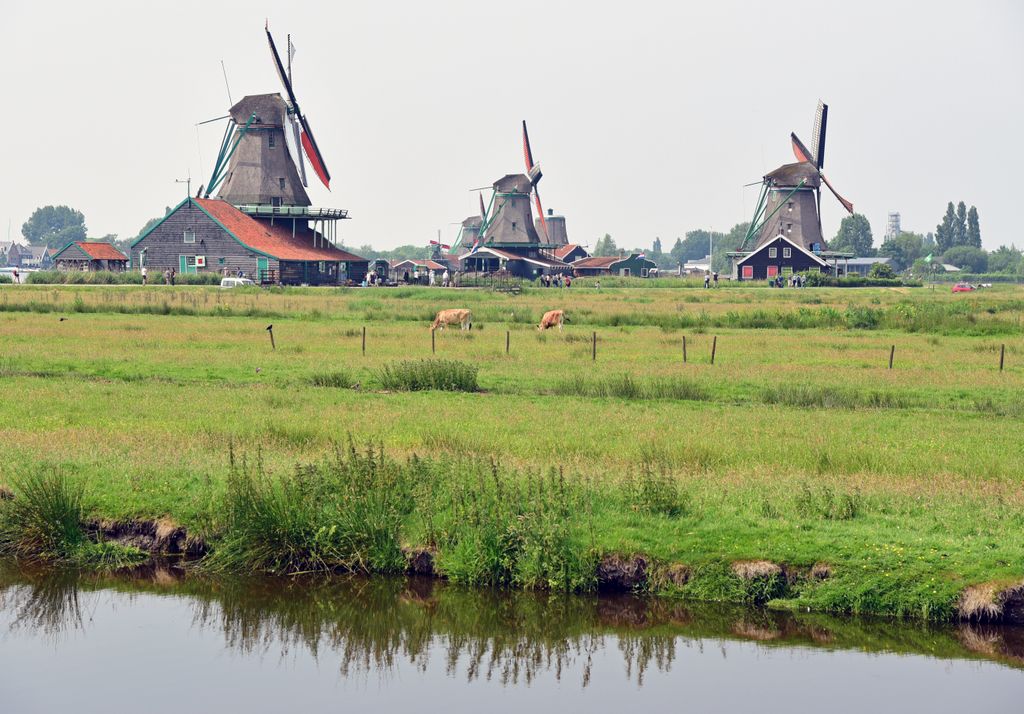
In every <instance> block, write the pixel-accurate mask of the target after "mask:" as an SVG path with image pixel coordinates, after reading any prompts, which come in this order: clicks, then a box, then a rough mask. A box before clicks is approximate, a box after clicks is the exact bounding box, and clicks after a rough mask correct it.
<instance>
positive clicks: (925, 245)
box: [921, 232, 935, 255]
mask: <svg viewBox="0 0 1024 714" xmlns="http://www.w3.org/2000/svg"><path fill="white" fill-rule="evenodd" d="M921 252H922V253H924V254H925V255H928V254H929V253H934V252H935V234H934V233H931V232H929V233H925V234H924V240H922V241H921Z"/></svg>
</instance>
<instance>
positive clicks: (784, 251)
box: [782, 247, 793, 258]
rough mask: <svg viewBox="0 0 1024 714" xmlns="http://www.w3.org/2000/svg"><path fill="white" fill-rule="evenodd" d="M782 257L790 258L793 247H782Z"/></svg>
mask: <svg viewBox="0 0 1024 714" xmlns="http://www.w3.org/2000/svg"><path fill="white" fill-rule="evenodd" d="M782 257H783V258H792V257H793V249H792V248H789V247H786V248H783V249H782Z"/></svg>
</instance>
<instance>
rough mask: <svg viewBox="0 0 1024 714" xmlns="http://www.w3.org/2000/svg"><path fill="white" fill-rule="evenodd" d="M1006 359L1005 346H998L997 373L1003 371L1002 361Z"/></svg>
mask: <svg viewBox="0 0 1024 714" xmlns="http://www.w3.org/2000/svg"><path fill="white" fill-rule="evenodd" d="M1005 357H1006V345H999V371H1000V372H1002V371H1003V359H1004V358H1005Z"/></svg>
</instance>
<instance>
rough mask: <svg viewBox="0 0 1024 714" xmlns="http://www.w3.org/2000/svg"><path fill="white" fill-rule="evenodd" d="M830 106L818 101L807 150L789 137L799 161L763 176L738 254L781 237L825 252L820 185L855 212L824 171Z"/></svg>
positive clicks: (813, 250) (810, 249) (809, 248)
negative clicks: (812, 133) (759, 192)
mask: <svg viewBox="0 0 1024 714" xmlns="http://www.w3.org/2000/svg"><path fill="white" fill-rule="evenodd" d="M827 123H828V105H826V104H823V103H822V102H820V101H819V102H818V109H817V112H816V114H815V119H814V135H813V141H812V143H811V148H810V149H808V148H807V147H806V146H805V145H804V143H803V142H802V141H800V139H799V138H798V137H797V135H796V134H795V133H793V134H790V139H791V142H792V145H793V153H794V154H795V155H796V158H797V162H796V163H792V164H786V165H784V166H780V167H779V168H777V169H775V170H774V171H772V172H771V173H769V174H767V175H765V176H764V178H763V180H762V183H761V194H760V196H759V198H758V201H757V206H756V208H755V210H754V216H753V218H752V219H751V221H750V227H749V228H748V229H747V235H746V237H745V238H744V240H743V244H742V246H741V247H740V249H739V253H743V252H744V251H750V250H756V249H757V248H759V247H760V246H761V245H763V244H764V243H767V242H768V241H771V240H774V239H775V238H776V237H777V236H779V235H782V236H785V237H786V238H788V239H790V240H791V241H793V242H794V243H796V244H797V245H799V246H801V247H803V248H805V249H806V250H808V251H811V252H813V253H821V252H822V251H824V249H825V241H824V239H823V237H822V232H821V185H822V184H825V186H826V187H828V189H829V191H831V192H832V194H833V195H834V196H835V197H836V198H837V199H838V200H839V202H840V203H841V204H842V206H843V208H845V209H846V210H847V211H848V212H849V213H853V204H852V203H850V202H849V201H847V200H846V199H845V198H843V197H842V196H840V195H839V193H838V192H837V191H836V190H835V188H833V187H832V184H831V183H829V181H828V179H827V178H825V174H824V173H822V169H823V168H824V166H825V131H826V127H827Z"/></svg>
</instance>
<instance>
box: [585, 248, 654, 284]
mask: <svg viewBox="0 0 1024 714" xmlns="http://www.w3.org/2000/svg"><path fill="white" fill-rule="evenodd" d="M657 267H658V264H657V263H655V262H654V261H653V260H650V259H648V258H647V257H645V256H642V255H640V254H639V253H632V254H630V255H628V256H622V255H620V256H598V257H593V258H581V259H580V260H577V261H576V262H574V263H573V264H572V270H573V273H574V274H575V275H577V276H580V277H583V276H586V275H617V276H619V277H623V278H629V277H633V278H646V277H649V276H650V274H651V270H654V269H655V268H657Z"/></svg>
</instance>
